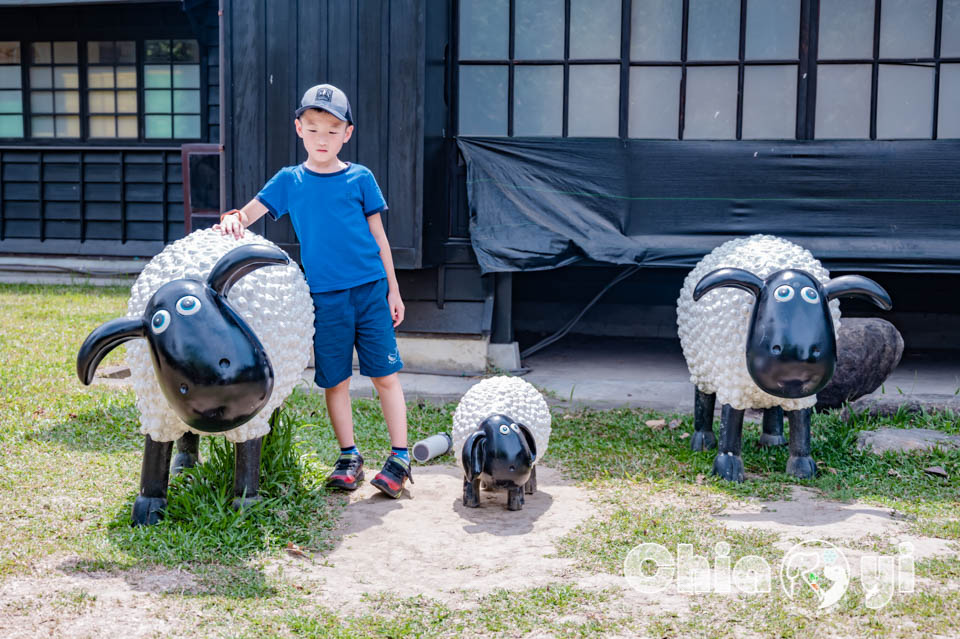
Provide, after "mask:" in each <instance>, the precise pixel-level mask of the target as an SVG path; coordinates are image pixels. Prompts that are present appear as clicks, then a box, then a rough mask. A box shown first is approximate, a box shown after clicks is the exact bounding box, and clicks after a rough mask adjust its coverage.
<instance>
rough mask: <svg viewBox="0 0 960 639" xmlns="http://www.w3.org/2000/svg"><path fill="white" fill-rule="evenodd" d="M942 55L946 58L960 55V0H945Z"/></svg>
mask: <svg viewBox="0 0 960 639" xmlns="http://www.w3.org/2000/svg"><path fill="white" fill-rule="evenodd" d="M940 55H941V56H942V57H945V58H946V57H950V58H956V57H960V0H943V30H942V31H941V36H940Z"/></svg>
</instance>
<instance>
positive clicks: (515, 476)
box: [480, 415, 533, 488]
mask: <svg viewBox="0 0 960 639" xmlns="http://www.w3.org/2000/svg"><path fill="white" fill-rule="evenodd" d="M480 430H482V431H483V434H484V438H485V444H484V459H483V475H482V477H483V480H484V481H485V482H487V483H492V484H493V485H494V486H495V487H497V488H510V487H514V486H522V485H523V484H525V483H526V482H527V480H528V479H530V470H531V469H532V468H533V452H532V451H531V450H530V447H531V446H530V441H529V440H528V439H527V435H526V434H525V433H524V427H522V426H521V425H520V424H517V423H516V422H514V421H513V420H512V419H510V418H509V417H508V416H506V415H492V416H490V417H488V418H487V419H485V420H484V422H483V423H482V424H480ZM531 440H532V438H531Z"/></svg>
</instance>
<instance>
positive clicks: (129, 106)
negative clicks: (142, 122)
mask: <svg viewBox="0 0 960 639" xmlns="http://www.w3.org/2000/svg"><path fill="white" fill-rule="evenodd" d="M117 112H119V113H136V112H137V92H136V91H117Z"/></svg>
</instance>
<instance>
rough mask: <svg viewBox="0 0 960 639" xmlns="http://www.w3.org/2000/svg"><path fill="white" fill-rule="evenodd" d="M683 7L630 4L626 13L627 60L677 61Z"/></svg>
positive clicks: (667, 2)
mask: <svg viewBox="0 0 960 639" xmlns="http://www.w3.org/2000/svg"><path fill="white" fill-rule="evenodd" d="M682 31H683V3H681V2H676V1H675V0H633V6H632V8H631V12H630V59H631V60H679V59H680V39H681V32H682Z"/></svg>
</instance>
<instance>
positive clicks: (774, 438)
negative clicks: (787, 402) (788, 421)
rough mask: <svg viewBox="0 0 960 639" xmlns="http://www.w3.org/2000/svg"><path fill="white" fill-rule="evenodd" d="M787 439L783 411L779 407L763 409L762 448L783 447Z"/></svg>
mask: <svg viewBox="0 0 960 639" xmlns="http://www.w3.org/2000/svg"><path fill="white" fill-rule="evenodd" d="M786 443H787V438H786V437H784V436H783V409H782V408H780V407H779V406H774V407H773V408H764V409H763V434H762V435H760V445H761V446H783V445H784V444H786Z"/></svg>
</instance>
